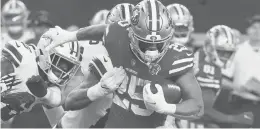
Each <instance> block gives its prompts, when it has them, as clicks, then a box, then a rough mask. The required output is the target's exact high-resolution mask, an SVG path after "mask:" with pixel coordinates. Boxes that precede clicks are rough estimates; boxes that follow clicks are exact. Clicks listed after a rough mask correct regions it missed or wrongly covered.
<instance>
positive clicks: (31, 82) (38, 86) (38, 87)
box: [26, 75, 48, 98]
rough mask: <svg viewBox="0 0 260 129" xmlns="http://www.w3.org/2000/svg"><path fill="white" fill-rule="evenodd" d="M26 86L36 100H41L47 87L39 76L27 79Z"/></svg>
mask: <svg viewBox="0 0 260 129" xmlns="http://www.w3.org/2000/svg"><path fill="white" fill-rule="evenodd" d="M26 85H27V87H28V89H29V90H30V92H31V93H32V94H33V95H34V96H36V97H38V98H42V97H44V96H45V95H46V94H47V88H48V86H47V84H46V83H45V81H44V80H43V79H42V77H41V76H40V75H37V76H32V77H31V78H29V79H28V80H27V82H26Z"/></svg>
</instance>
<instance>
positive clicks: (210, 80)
mask: <svg viewBox="0 0 260 129" xmlns="http://www.w3.org/2000/svg"><path fill="white" fill-rule="evenodd" d="M197 80H198V81H201V82H210V83H219V80H215V79H209V78H203V77H197Z"/></svg>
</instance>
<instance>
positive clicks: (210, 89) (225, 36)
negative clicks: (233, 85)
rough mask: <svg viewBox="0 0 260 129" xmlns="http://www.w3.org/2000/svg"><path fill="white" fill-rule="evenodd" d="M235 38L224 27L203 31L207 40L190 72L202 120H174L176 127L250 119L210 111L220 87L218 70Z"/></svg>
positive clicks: (234, 44)
mask: <svg viewBox="0 0 260 129" xmlns="http://www.w3.org/2000/svg"><path fill="white" fill-rule="evenodd" d="M236 39H237V37H236V35H235V33H234V32H233V30H232V29H231V28H229V27H228V26H225V25H216V26H213V27H212V28H211V29H210V30H209V31H208V32H207V39H206V41H205V44H204V45H203V47H202V48H201V49H199V50H198V51H197V52H196V53H195V59H194V61H195V62H194V63H195V65H194V71H195V74H196V78H197V80H198V82H199V84H200V86H201V89H202V94H203V100H204V105H205V114H204V117H203V118H204V119H201V121H185V120H177V123H178V124H177V125H178V127H180V128H204V127H205V128H219V127H218V125H217V124H218V123H245V124H250V120H247V119H246V118H245V117H244V114H239V115H229V114H225V113H222V112H220V111H218V110H216V109H214V108H213V105H214V100H215V99H216V96H217V94H218V92H219V90H220V88H221V80H222V73H221V69H222V68H223V67H224V66H225V65H226V63H227V61H228V60H229V59H230V57H231V55H232V53H233V52H234V51H235V49H236V42H237V41H236Z"/></svg>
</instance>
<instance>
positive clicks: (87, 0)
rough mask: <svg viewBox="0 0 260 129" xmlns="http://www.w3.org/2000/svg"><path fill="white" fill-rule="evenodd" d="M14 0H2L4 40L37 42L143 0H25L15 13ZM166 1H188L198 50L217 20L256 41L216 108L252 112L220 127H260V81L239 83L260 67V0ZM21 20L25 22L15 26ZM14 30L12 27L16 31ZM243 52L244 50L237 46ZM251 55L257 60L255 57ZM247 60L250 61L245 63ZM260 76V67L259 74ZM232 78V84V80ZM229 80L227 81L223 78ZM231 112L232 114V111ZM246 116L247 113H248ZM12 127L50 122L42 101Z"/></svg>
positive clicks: (241, 36)
mask: <svg viewBox="0 0 260 129" xmlns="http://www.w3.org/2000/svg"><path fill="white" fill-rule="evenodd" d="M8 1H9V0H1V16H2V17H1V37H2V40H1V44H4V42H5V41H7V40H10V39H17V40H22V41H23V42H25V43H34V44H37V42H38V40H39V38H40V36H41V35H42V34H43V33H44V32H46V31H47V30H48V29H49V28H51V27H54V26H55V25H58V26H61V27H62V28H66V29H67V30H70V31H75V30H77V29H79V28H80V27H85V26H88V25H91V24H101V23H103V22H104V20H105V18H106V15H107V13H108V10H110V9H111V8H112V7H114V6H115V5H116V4H119V3H131V4H136V3H138V2H139V1H140V0H22V2H21V3H19V5H18V6H17V7H19V8H20V10H22V11H21V12H20V14H19V15H17V16H15V18H16V20H15V18H14V17H13V14H10V13H9V12H8V11H9V10H10V8H15V7H13V6H5V5H6V3H7V2H8ZM161 1H162V3H163V4H164V5H169V4H172V3H179V4H182V5H185V6H186V7H187V8H188V9H189V10H190V12H191V14H192V15H193V20H194V23H193V25H194V31H193V32H192V34H191V38H190V41H189V42H188V43H187V44H185V45H187V46H188V47H189V48H190V49H191V50H193V51H196V50H198V49H199V48H201V47H202V45H203V44H204V42H205V39H206V36H205V33H206V31H207V30H208V29H210V28H211V27H212V26H214V25H219V24H223V25H227V26H229V27H232V28H234V32H235V33H236V34H237V36H238V37H239V38H238V39H237V43H238V44H239V45H243V43H245V42H250V45H252V48H253V50H251V51H252V52H255V53H252V54H251V53H250V52H251V51H249V50H246V47H243V48H244V49H245V50H241V49H240V51H241V52H240V53H242V56H239V57H237V58H236V62H235V65H236V68H234V69H236V70H235V73H234V74H233V75H228V74H225V72H224V73H223V75H225V77H227V78H229V79H228V82H227V83H225V85H223V87H221V90H220V92H218V94H217V97H216V101H215V103H214V106H215V109H216V110H218V111H220V112H222V113H224V114H228V115H229V114H231V115H233V114H241V113H245V112H246V113H249V114H251V115H249V116H248V117H250V118H249V119H253V121H254V122H253V123H252V125H250V126H249V125H244V124H238V123H236V124H234V123H232V124H230V123H223V122H219V123H220V124H219V125H220V127H224V128H231V127H234V128H236V127H258V128H259V127H260V97H259V96H260V85H259V84H260V83H256V84H251V85H252V86H253V87H254V90H258V92H256V93H251V92H248V93H240V92H237V91H236V89H237V87H238V86H240V85H241V84H242V83H244V81H243V80H245V78H248V76H249V75H250V74H254V73H253V72H260V70H259V69H260V68H259V67H260V15H258V14H260V8H259V5H260V1H259V0H250V1H249V0H161ZM15 24H17V25H20V24H22V26H15ZM10 32H11V33H10ZM237 53H238V52H237ZM250 59H251V60H250ZM244 62H247V64H245V63H244ZM255 75H256V76H258V78H260V76H259V73H256V74H255ZM230 83H231V84H230ZM223 84H224V83H223ZM228 115H227V116H228ZM243 115H244V117H245V115H246V114H243ZM2 127H12V128H36V127H37V128H48V127H50V125H49V123H48V120H47V118H46V116H45V115H44V112H43V110H42V107H41V106H36V107H34V109H33V110H32V111H31V112H29V113H23V114H21V115H19V116H18V117H15V118H14V120H13V122H12V124H11V125H2Z"/></svg>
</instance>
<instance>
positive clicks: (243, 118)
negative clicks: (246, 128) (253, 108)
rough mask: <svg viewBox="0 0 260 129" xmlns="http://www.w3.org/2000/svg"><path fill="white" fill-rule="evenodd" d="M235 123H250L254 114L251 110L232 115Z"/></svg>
mask: <svg viewBox="0 0 260 129" xmlns="http://www.w3.org/2000/svg"><path fill="white" fill-rule="evenodd" d="M234 119H235V121H236V123H239V124H245V125H252V124H253V121H254V116H253V114H252V112H245V113H241V114H238V115H235V116H234Z"/></svg>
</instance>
